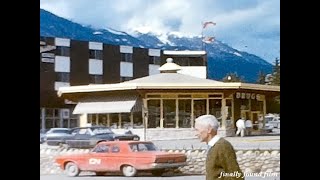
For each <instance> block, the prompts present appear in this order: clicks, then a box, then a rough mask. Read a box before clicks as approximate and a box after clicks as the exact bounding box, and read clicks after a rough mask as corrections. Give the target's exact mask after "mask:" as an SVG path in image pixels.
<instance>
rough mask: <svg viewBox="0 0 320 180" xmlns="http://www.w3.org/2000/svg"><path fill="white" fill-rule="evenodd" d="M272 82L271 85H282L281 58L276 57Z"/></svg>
mask: <svg viewBox="0 0 320 180" xmlns="http://www.w3.org/2000/svg"><path fill="white" fill-rule="evenodd" d="M272 77H273V78H272V82H271V85H278V86H280V59H278V58H276V60H275V65H274V67H273V71H272Z"/></svg>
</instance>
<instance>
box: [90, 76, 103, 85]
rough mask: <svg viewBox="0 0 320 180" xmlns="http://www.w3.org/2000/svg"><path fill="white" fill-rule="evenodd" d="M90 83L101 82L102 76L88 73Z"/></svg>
mask: <svg viewBox="0 0 320 180" xmlns="http://www.w3.org/2000/svg"><path fill="white" fill-rule="evenodd" d="M90 84H103V76H102V75H93V74H90Z"/></svg>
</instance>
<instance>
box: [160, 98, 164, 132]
mask: <svg viewBox="0 0 320 180" xmlns="http://www.w3.org/2000/svg"><path fill="white" fill-rule="evenodd" d="M160 128H163V100H162V99H160Z"/></svg>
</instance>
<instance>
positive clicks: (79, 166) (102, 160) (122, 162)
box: [55, 141, 187, 177]
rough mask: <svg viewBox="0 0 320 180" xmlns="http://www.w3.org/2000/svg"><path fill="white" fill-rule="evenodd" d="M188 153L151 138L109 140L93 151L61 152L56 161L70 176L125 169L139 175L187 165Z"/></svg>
mask: <svg viewBox="0 0 320 180" xmlns="http://www.w3.org/2000/svg"><path fill="white" fill-rule="evenodd" d="M186 159H187V157H186V155H185V154H183V153H169V152H164V151H160V150H158V148H157V147H156V146H155V145H154V144H153V143H152V142H149V141H107V142H100V143H99V144H97V145H96V146H95V147H94V148H93V149H92V151H91V152H89V153H86V154H77V155H61V156H58V157H56V159H55V161H56V163H58V164H59V166H60V167H61V169H63V170H64V171H65V172H66V174H67V175H68V176H78V175H79V173H80V172H81V171H92V172H96V175H104V174H105V173H106V172H122V174H123V175H124V176H129V177H131V176H135V175H136V174H137V172H138V171H150V172H151V173H152V174H153V175H155V176H161V175H162V174H163V173H164V172H165V170H168V169H175V168H178V167H182V166H185V165H186V164H187V162H186Z"/></svg>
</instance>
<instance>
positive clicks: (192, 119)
mask: <svg viewBox="0 0 320 180" xmlns="http://www.w3.org/2000/svg"><path fill="white" fill-rule="evenodd" d="M193 106H194V104H193V99H191V128H193V127H194V114H193V111H194V110H193Z"/></svg>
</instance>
